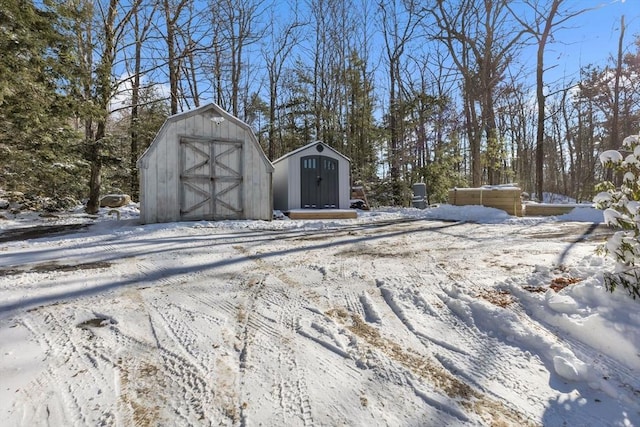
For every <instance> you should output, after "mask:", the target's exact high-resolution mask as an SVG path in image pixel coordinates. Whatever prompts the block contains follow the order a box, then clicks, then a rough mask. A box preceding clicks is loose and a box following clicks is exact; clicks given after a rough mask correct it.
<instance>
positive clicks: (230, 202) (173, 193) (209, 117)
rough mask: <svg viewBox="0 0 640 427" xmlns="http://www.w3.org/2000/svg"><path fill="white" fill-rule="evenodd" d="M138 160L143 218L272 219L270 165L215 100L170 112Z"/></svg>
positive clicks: (251, 135)
mask: <svg viewBox="0 0 640 427" xmlns="http://www.w3.org/2000/svg"><path fill="white" fill-rule="evenodd" d="M137 164H138V169H139V171H140V219H141V221H142V222H143V223H156V222H172V221H194V220H203V219H204V220H219V219H263V220H271V219H272V218H273V198H272V197H273V196H272V174H273V165H272V164H271V162H269V160H268V159H267V157H266V156H265V154H264V151H263V150H262V148H261V147H260V144H258V140H257V139H256V137H255V135H254V133H253V131H252V130H251V128H250V127H249V125H247V124H246V123H244V122H243V121H241V120H240V119H238V118H237V117H234V116H232V115H231V114H229V113H227V112H226V111H224V110H223V109H222V108H220V107H219V106H218V105H216V104H208V105H204V106H202V107H199V108H196V109H194V110H191V111H187V112H184V113H180V114H176V115H174V116H171V117H169V118H168V119H167V121H166V122H165V123H164V124H163V125H162V127H161V128H160V130H159V131H158V134H157V135H156V137H155V139H154V140H153V142H152V143H151V145H150V146H149V148H148V149H147V150H146V151H145V152H144V154H142V156H141V157H140V158H139V159H138V163H137Z"/></svg>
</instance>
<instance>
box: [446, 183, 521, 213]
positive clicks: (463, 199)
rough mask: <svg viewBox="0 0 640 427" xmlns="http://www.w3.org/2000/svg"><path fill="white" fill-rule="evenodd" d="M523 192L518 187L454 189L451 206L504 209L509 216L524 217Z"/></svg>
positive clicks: (451, 195)
mask: <svg viewBox="0 0 640 427" xmlns="http://www.w3.org/2000/svg"><path fill="white" fill-rule="evenodd" d="M521 194H522V190H521V189H520V188H518V187H480V188H454V189H452V190H449V204H450V205H456V206H465V205H481V206H486V207H490V208H496V209H502V210H503V211H506V212H507V213H508V214H509V215H514V216H522V199H521Z"/></svg>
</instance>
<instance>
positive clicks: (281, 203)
mask: <svg viewBox="0 0 640 427" xmlns="http://www.w3.org/2000/svg"><path fill="white" fill-rule="evenodd" d="M274 168H275V170H274V171H273V208H274V209H278V210H281V211H287V210H289V207H290V205H289V160H288V159H284V160H282V161H280V162H278V163H277V164H275V165H274Z"/></svg>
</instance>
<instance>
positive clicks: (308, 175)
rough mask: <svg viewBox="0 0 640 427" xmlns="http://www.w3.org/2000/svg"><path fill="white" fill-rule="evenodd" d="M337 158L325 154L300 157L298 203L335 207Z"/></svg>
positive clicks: (311, 206)
mask: <svg viewBox="0 0 640 427" xmlns="http://www.w3.org/2000/svg"><path fill="white" fill-rule="evenodd" d="M338 189H339V186H338V160H336V159H333V158H331V157H327V156H320V155H315V156H305V157H302V158H301V159H300V191H301V194H300V204H301V206H302V207H303V208H311V209H323V208H334V209H335V208H337V207H339V206H340V204H339V203H338V196H339V193H338Z"/></svg>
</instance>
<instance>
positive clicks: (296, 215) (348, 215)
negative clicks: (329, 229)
mask: <svg viewBox="0 0 640 427" xmlns="http://www.w3.org/2000/svg"><path fill="white" fill-rule="evenodd" d="M285 215H287V216H288V217H289V218H291V219H353V218H357V217H358V213H357V212H356V211H355V210H351V209H296V210H292V211H289V212H285Z"/></svg>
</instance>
